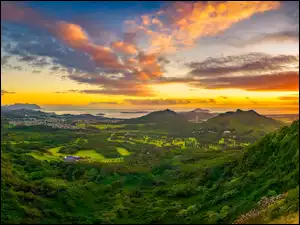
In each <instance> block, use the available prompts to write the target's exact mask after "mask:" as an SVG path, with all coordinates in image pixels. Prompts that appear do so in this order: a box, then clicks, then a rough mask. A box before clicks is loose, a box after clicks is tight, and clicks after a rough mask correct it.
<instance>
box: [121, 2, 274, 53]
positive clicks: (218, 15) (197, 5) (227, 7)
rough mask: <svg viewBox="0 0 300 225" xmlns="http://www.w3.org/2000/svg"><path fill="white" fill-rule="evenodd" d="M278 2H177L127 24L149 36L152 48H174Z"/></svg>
mask: <svg viewBox="0 0 300 225" xmlns="http://www.w3.org/2000/svg"><path fill="white" fill-rule="evenodd" d="M279 7H280V2H278V1H254V2H247V1H240V2H234V1H227V2H175V3H174V4H172V5H171V6H169V7H167V8H166V9H164V10H160V11H158V12H157V13H155V14H153V15H143V16H141V18H140V19H139V20H136V21H135V20H131V21H126V22H125V24H126V25H127V26H128V27H130V28H131V29H132V30H135V31H136V32H142V33H144V34H146V35H147V36H149V39H150V40H149V41H150V44H151V48H150V49H151V50H152V51H160V52H161V51H166V52H170V51H174V50H175V49H177V48H178V47H179V48H180V47H187V46H191V45H193V44H194V43H195V41H196V40H198V39H199V38H200V37H204V36H213V35H216V34H218V33H220V32H222V31H225V30H226V29H228V28H230V27H231V26H232V25H233V24H235V23H237V22H239V21H242V20H244V19H247V18H249V17H251V16H253V15H254V14H257V13H262V12H265V11H269V10H274V9H278V8H279Z"/></svg>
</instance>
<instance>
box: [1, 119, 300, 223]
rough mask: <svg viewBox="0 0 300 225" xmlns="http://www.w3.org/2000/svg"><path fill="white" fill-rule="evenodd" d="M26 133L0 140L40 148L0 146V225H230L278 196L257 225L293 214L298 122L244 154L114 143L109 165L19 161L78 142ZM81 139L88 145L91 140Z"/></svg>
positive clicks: (58, 134) (69, 136)
mask: <svg viewBox="0 0 300 225" xmlns="http://www.w3.org/2000/svg"><path fill="white" fill-rule="evenodd" d="M34 129H36V130H34ZM34 129H31V130H28V131H26V132H25V131H22V132H19V133H18V132H17V130H16V129H15V130H14V129H9V130H8V131H6V132H4V133H3V134H4V137H7V140H9V137H10V136H9V135H8V133H9V134H10V135H13V134H15V136H16V137H17V138H19V139H20V140H25V139H26V140H36V139H37V136H39V137H40V139H39V141H40V142H38V143H31V144H28V143H27V144H26V143H22V144H11V143H10V144H2V146H1V150H2V152H1V223H136V224H137V223H231V222H233V221H235V220H236V219H238V218H239V217H240V216H241V215H243V214H245V213H247V212H249V211H250V210H252V209H253V208H255V207H256V206H257V203H258V202H259V200H261V198H262V197H270V196H276V195H278V194H282V193H288V194H287V197H286V198H284V199H283V200H280V201H278V202H275V203H274V204H271V205H270V207H269V208H268V209H267V210H266V211H265V212H264V214H262V215H263V217H264V218H263V220H262V221H263V222H270V221H272V220H275V219H277V218H279V217H280V216H282V215H289V214H290V213H293V212H297V211H298V210H299V200H298V197H299V184H298V181H299V141H298V140H299V121H296V122H294V123H293V124H292V125H291V126H289V127H283V128H282V129H280V130H279V131H278V132H275V133H271V134H268V135H266V136H265V137H264V138H263V139H261V140H260V141H258V142H256V143H255V144H253V145H251V146H250V147H249V148H248V149H246V150H245V151H244V152H242V151H234V150H228V151H222V150H215V151H211V150H205V149H193V148H187V149H185V150H182V149H173V150H168V151H166V150H163V149H159V148H155V146H154V147H152V146H149V145H146V144H141V145H125V146H124V144H123V145H122V143H118V144H121V145H119V146H120V147H124V148H125V149H128V150H129V151H130V152H131V154H130V155H127V156H126V157H124V162H122V163H115V164H102V163H99V162H89V163H87V162H78V163H65V162H63V161H58V160H57V161H56V160H49V161H45V160H38V159H36V158H34V157H32V156H31V155H28V154H26V153H28V152H30V151H31V150H32V149H39V150H40V151H43V150H44V151H47V149H48V148H53V147H56V146H57V145H61V144H63V143H66V142H67V143H73V140H77V138H78V136H77V135H75V134H73V133H71V132H66V131H64V132H65V133H64V132H63V131H60V130H58V131H57V132H56V133H55V134H54V132H53V131H52V130H51V131H47V130H41V128H34ZM47 132H49V133H47ZM43 134H44V135H45V136H43ZM22 135H23V136H22ZM82 135H83V137H82V138H85V139H87V140H88V141H89V142H88V143H89V144H91V143H93V142H92V140H93V134H90V136H89V135H87V134H85V135H84V134H82ZM25 137H26V138H25ZM46 137H48V138H49V140H51V141H47V139H46ZM97 137H98V136H97ZM107 137H109V136H108V135H107V136H105V138H107ZM14 140H17V139H16V138H15V139H14ZM95 140H96V137H95ZM101 140H102V141H101ZM101 140H100V143H101V146H103V147H106V146H109V147H108V149H110V148H111V149H112V148H113V149H114V151H116V148H115V146H113V145H112V144H107V140H106V139H104V138H103V139H101ZM98 142H99V139H98ZM104 143H105V144H104ZM84 144H85V143H83V145H84ZM88 147H91V146H88ZM92 147H93V146H92ZM96 150H97V151H104V150H103V148H99V149H96ZM64 151H66V152H69V151H70V149H68V148H66V149H65V150H64ZM149 152H150V154H148V153H149ZM103 154H108V155H109V154H111V153H110V152H105V151H104V152H103Z"/></svg>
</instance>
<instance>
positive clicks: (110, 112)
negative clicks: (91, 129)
mask: <svg viewBox="0 0 300 225" xmlns="http://www.w3.org/2000/svg"><path fill="white" fill-rule="evenodd" d="M41 111H43V112H47V113H56V114H57V115H62V114H73V115H80V114H91V115H95V116H96V115H97V114H98V113H103V114H104V115H101V116H104V117H107V118H120V119H131V118H137V117H141V116H144V115H147V114H148V113H150V112H151V111H153V110H150V111H148V110H126V109H123V110H119V109H76V110H74V109H41ZM137 111H145V113H134V112H137ZM122 112H132V113H122Z"/></svg>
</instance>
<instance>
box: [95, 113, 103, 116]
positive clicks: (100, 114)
mask: <svg viewBox="0 0 300 225" xmlns="http://www.w3.org/2000/svg"><path fill="white" fill-rule="evenodd" d="M104 115H105V113H97V114H96V116H104Z"/></svg>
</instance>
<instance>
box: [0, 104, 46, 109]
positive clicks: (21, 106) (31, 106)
mask: <svg viewBox="0 0 300 225" xmlns="http://www.w3.org/2000/svg"><path fill="white" fill-rule="evenodd" d="M19 109H28V110H35V109H41V107H40V106H38V105H36V104H28V103H25V104H22V103H15V104H13V105H4V106H1V110H19Z"/></svg>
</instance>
